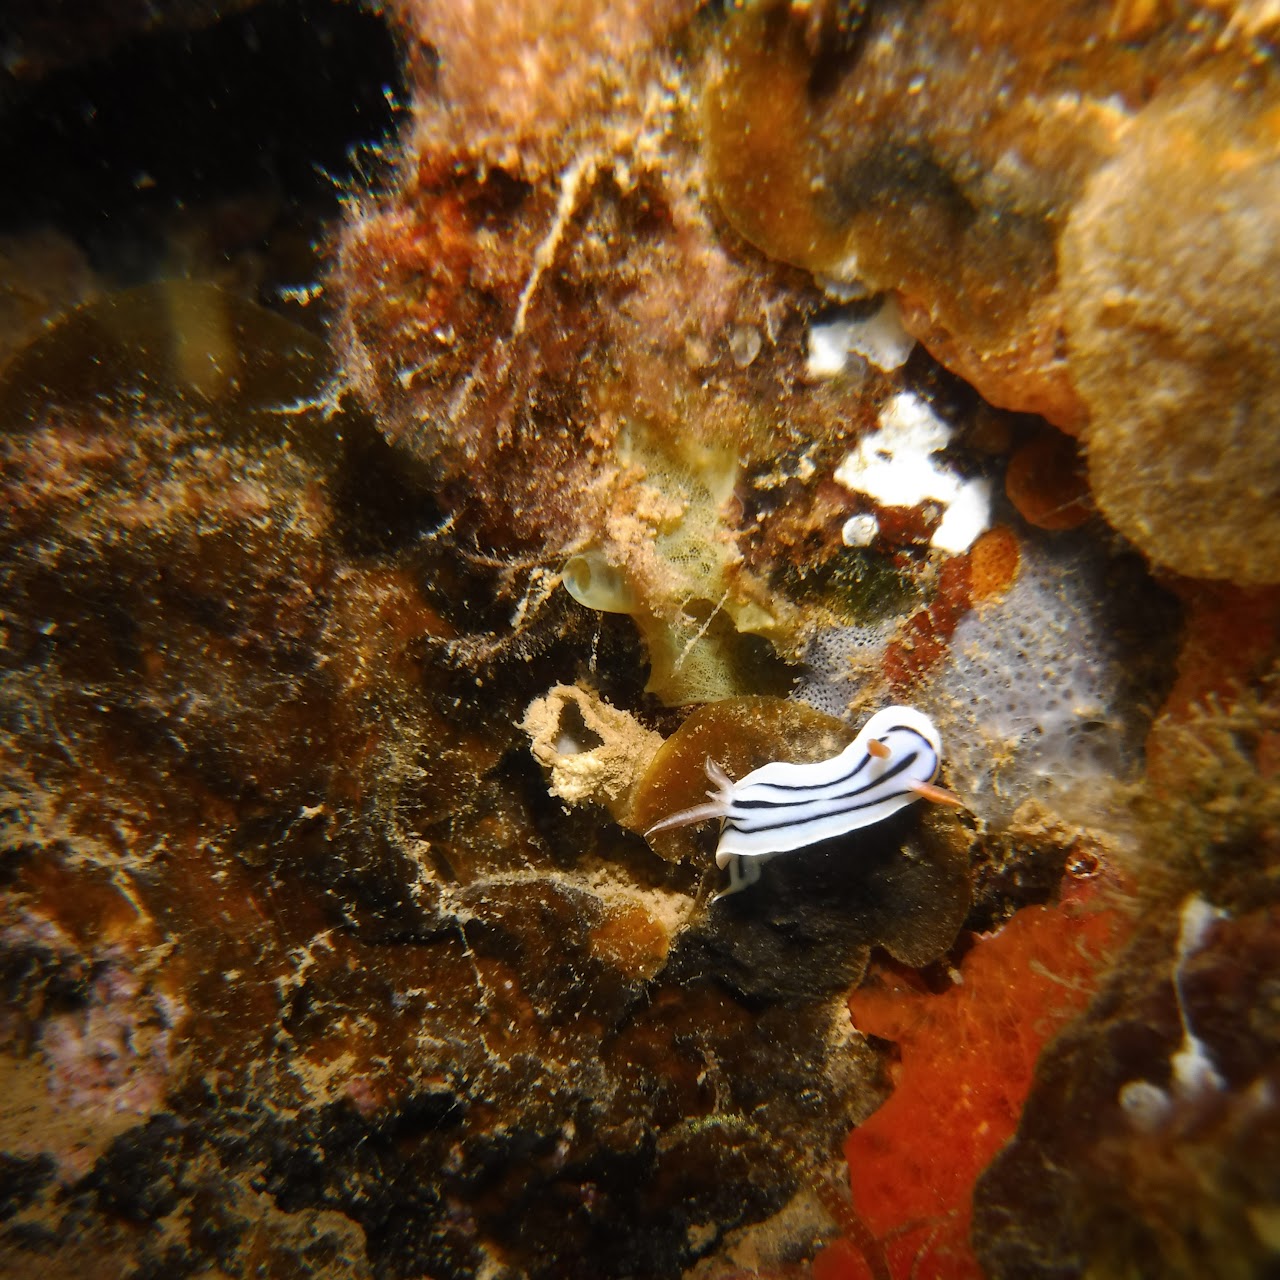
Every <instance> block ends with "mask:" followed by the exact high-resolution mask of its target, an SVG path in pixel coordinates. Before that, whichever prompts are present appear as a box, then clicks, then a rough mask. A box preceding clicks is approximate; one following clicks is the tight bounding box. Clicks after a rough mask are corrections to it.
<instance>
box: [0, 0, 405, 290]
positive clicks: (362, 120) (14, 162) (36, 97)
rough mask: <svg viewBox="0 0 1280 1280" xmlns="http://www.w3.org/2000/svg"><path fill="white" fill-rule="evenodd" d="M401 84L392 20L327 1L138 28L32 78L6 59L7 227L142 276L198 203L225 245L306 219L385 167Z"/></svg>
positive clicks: (0, 147) (3, 202) (298, 226)
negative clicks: (189, 26)
mask: <svg viewBox="0 0 1280 1280" xmlns="http://www.w3.org/2000/svg"><path fill="white" fill-rule="evenodd" d="M11 38H13V33H12V32H11V31H10V30H8V29H7V28H6V26H5V25H3V23H2V21H0V43H3V44H5V45H6V46H7V43H8V40H9V39H11ZM6 79H7V80H8V83H3V82H4V81H5V80H6ZM402 96H403V95H402V87H401V84H400V81H399V73H398V66H397V59H396V50H395V44H394V41H393V38H392V35H391V32H390V31H389V29H388V27H387V25H386V24H385V23H384V22H383V20H382V19H381V18H379V17H378V16H376V15H375V14H374V13H372V12H367V11H364V10H362V9H361V8H359V7H358V6H356V5H354V4H348V5H339V4H333V3H330V2H329V0H285V2H283V3H265V4H260V5H257V6H255V7H252V8H250V9H248V10H247V11H244V12H239V13H235V14H233V15H230V16H228V17H226V18H224V19H223V20H222V21H220V22H216V23H214V24H212V25H209V26H206V27H203V28H200V29H198V30H175V29H168V28H165V29H161V30H158V31H153V32H150V33H148V34H146V35H142V36H134V37H132V38H130V39H128V40H126V41H125V42H124V43H121V44H119V45H117V46H116V47H114V48H113V49H112V50H111V51H110V52H109V53H108V54H107V56H105V57H103V58H102V59H100V60H97V61H92V62H83V63H80V64H78V65H73V66H69V67H65V68H62V69H60V70H57V71H54V72H52V73H50V74H48V75H47V76H45V77H44V78H43V79H41V80H39V81H37V82H36V83H34V84H23V85H17V84H16V83H15V82H14V81H13V80H12V78H10V77H9V76H8V73H0V103H7V104H8V105H7V107H6V108H5V109H4V110H3V112H2V113H0V166H2V169H0V171H2V172H3V173H4V174H5V182H4V183H3V184H0V233H8V232H15V231H20V230H24V229H27V228H31V227H35V226H41V225H52V226H54V227H56V228H58V229H59V230H61V231H63V232H64V233H66V234H68V235H70V236H71V237H72V238H73V239H74V240H76V241H77V242H78V243H79V244H80V245H81V246H82V247H83V248H84V249H85V250H86V251H87V252H88V254H89V256H90V258H91V260H92V262H93V265H94V266H95V268H97V269H98V270H99V271H100V272H102V273H103V274H104V275H106V276H107V277H108V278H109V279H111V280H112V281H113V282H114V283H117V284H130V283H136V282H138V281H140V280H145V279H147V278H149V277H150V276H151V275H152V274H154V273H155V272H156V271H157V270H158V269H159V268H160V266H161V265H162V264H163V260H164V258H165V255H166V252H167V253H169V254H170V255H171V254H172V244H171V239H172V234H173V230H174V227H175V224H180V223H181V222H182V220H183V219H184V218H187V217H193V218H196V219H202V220H203V221H204V229H205V232H206V235H208V234H210V232H211V234H212V235H213V237H214V238H215V241H216V243H218V244H221V243H222V242H225V245H226V250H227V252H228V253H231V252H235V251H236V250H242V249H244V248H248V247H253V243H252V242H255V241H256V242H258V243H259V244H261V243H262V242H264V241H266V240H270V239H271V238H272V237H273V236H275V235H277V234H279V233H280V232H281V231H282V230H284V229H292V230H295V231H296V230H302V231H304V232H305V231H306V230H307V229H309V228H311V227H313V226H315V225H316V223H317V219H319V218H323V217H324V216H326V215H327V216H332V215H333V214H336V212H337V211H338V207H339V202H340V198H341V194H342V190H341V189H342V188H343V187H345V186H348V185H350V184H352V183H353V182H354V181H355V179H356V178H357V176H358V175H359V174H365V175H366V176H367V175H368V171H369V169H370V167H371V166H372V167H376V158H375V152H376V148H377V146H378V144H379V143H380V142H384V141H386V140H387V139H388V138H389V137H390V136H391V135H392V132H393V130H394V127H395V108H394V106H393V103H394V102H395V101H397V100H400V99H401V98H402ZM237 202H238V203H237ZM215 208H217V209H219V210H222V211H224V212H223V214H222V216H220V217H218V218H215V219H212V221H210V219H209V217H208V213H209V211H210V210H211V209H215ZM264 210H265V212H264ZM245 241H249V242H250V243H249V244H246V243H244V242H245ZM163 265H168V264H163Z"/></svg>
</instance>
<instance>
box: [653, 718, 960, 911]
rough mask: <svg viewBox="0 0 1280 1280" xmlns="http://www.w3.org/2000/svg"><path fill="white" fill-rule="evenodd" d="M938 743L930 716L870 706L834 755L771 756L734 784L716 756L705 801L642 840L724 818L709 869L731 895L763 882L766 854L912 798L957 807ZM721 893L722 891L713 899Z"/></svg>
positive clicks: (860, 822)
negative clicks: (941, 777)
mask: <svg viewBox="0 0 1280 1280" xmlns="http://www.w3.org/2000/svg"><path fill="white" fill-rule="evenodd" d="M941 755H942V743H941V740H940V739H939V736H938V731H937V729H936V728H935V727H934V725H933V722H932V721H931V720H930V719H929V717H928V716H926V715H925V714H924V713H923V712H920V711H916V710H915V709H914V708H912V707H886V708H885V709H884V710H882V711H878V712H876V714H875V715H873V716H872V717H871V719H870V720H868V721H867V723H866V724H865V725H864V726H863V727H862V731H861V732H860V733H859V734H858V736H857V737H856V738H855V739H854V740H853V742H851V743H850V744H849V746H847V747H846V748H845V749H844V750H843V751H842V752H841V753H840V754H839V755H838V756H834V757H833V758H831V759H830V760H819V761H816V762H815V763H813V764H789V763H785V762H775V763H773V764H766V765H763V766H762V767H761V768H759V769H755V770H753V771H752V772H751V773H748V774H747V775H746V776H745V777H743V778H740V779H739V780H738V781H737V782H734V781H733V780H732V779H731V778H730V777H729V775H728V774H727V773H725V771H724V770H723V769H722V768H721V767H720V766H719V765H718V764H716V763H715V761H713V760H708V761H707V762H706V770H707V777H708V778H710V779H711V781H712V782H713V783H714V784H715V785H714V788H713V789H712V790H710V791H708V792H707V795H708V796H709V797H710V802H709V803H707V804H700V805H695V806H694V807H693V808H691V809H684V810H681V811H680V812H679V813H674V814H672V815H671V816H670V817H669V818H664V819H663V820H662V821H661V822H658V823H655V824H654V825H653V826H652V827H650V828H649V830H648V831H646V832H645V835H646V837H647V836H652V835H655V834H656V833H658V832H660V831H670V830H672V829H673V828H676V827H686V826H691V825H693V824H694V823H698V822H708V821H710V820H711V819H715V818H718V819H721V820H723V822H724V826H723V828H722V829H721V832H720V841H719V844H718V845H717V847H716V865H717V866H718V867H721V868H724V867H728V868H729V889H728V890H727V891H726V893H737V892H738V891H739V890H740V889H744V888H746V887H747V886H748V885H750V884H754V883H755V882H756V881H757V880H758V879H759V878H760V867H761V865H762V864H763V863H764V862H766V861H767V860H768V859H769V858H772V857H775V856H776V855H778V854H780V853H790V852H791V851H793V850H795V849H802V848H804V847H806V846H807V845H811V844H816V843H818V842H819V841H820V840H830V839H832V838H833V837H835V836H841V835H845V834H847V833H848V832H850V831H856V830H857V829H858V828H859V827H865V826H870V825H871V824H872V823H876V822H880V821H881V820H883V819H884V818H887V817H889V816H890V815H891V814H894V813H896V812H897V811H898V810H899V809H901V808H903V807H905V806H906V805H909V804H912V803H914V802H915V801H916V800H921V799H926V800H932V801H933V802H935V803H938V804H951V805H957V806H961V807H962V806H963V802H962V801H961V800H959V798H958V797H956V796H954V795H952V794H951V793H950V792H949V791H944V790H943V789H942V788H941V787H938V786H935V785H934V782H933V780H934V778H935V777H937V774H938V767H939V764H940V761H941ZM719 896H721V897H723V896H725V895H724V894H721V895H719Z"/></svg>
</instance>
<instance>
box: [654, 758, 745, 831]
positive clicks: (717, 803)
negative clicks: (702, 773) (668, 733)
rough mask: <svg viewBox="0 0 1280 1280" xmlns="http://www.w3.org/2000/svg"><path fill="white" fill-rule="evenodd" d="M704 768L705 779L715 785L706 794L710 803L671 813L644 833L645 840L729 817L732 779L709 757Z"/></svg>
mask: <svg viewBox="0 0 1280 1280" xmlns="http://www.w3.org/2000/svg"><path fill="white" fill-rule="evenodd" d="M704 768H705V769H706V771H707V777H708V778H710V779H711V781H712V782H714V783H715V790H714V791H708V792H707V795H709V796H710V797H711V801H710V803H708V804H695V805H694V806H693V808H691V809H681V810H680V812H679V813H673V814H672V815H671V816H670V817H669V818H663V819H662V821H661V822H655V823H654V824H653V826H651V827H650V828H649V829H648V830H647V831H646V832H645V833H644V837H645V839H646V840H647V839H648V838H649V837H650V836H651V835H655V834H656V833H657V832H659V831H673V830H675V828H677V827H691V826H693V825H694V823H697V822H709V821H710V820H711V819H712V818H727V817H728V816H729V805H730V803H731V801H732V799H733V779H732V778H731V777H729V775H728V774H727V773H725V771H724V770H723V769H722V768H721V767H720V766H719V765H718V764H716V762H715V761H714V760H712V759H711V758H710V757H708V758H707V761H706V764H705V765H704Z"/></svg>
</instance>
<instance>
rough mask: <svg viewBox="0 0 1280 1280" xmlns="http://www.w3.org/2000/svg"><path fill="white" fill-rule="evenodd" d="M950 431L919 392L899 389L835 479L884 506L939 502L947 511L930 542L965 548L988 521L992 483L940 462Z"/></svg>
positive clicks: (941, 546) (941, 548)
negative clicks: (962, 474) (938, 457)
mask: <svg viewBox="0 0 1280 1280" xmlns="http://www.w3.org/2000/svg"><path fill="white" fill-rule="evenodd" d="M954 435H955V429H954V428H953V427H950V426H948V425H947V423H945V422H943V420H942V419H941V418H939V417H938V415H937V414H936V413H934V412H933V410H932V409H931V408H930V407H929V406H928V405H927V404H926V403H925V402H924V401H923V400H921V399H920V397H919V396H917V395H914V394H913V393H912V392H910V391H902V392H899V394H898V395H896V396H894V397H893V399H891V400H890V401H889V402H888V404H886V405H885V407H884V408H883V409H882V410H881V412H880V430H879V431H877V432H875V433H874V434H871V435H865V436H863V437H862V439H861V440H859V441H858V447H857V449H855V450H854V452H853V453H851V454H849V456H848V457H847V458H845V460H844V461H843V462H842V463H841V464H840V466H839V467H837V468H836V474H835V478H836V480H837V482H838V483H840V484H842V485H844V487H845V488H846V489H850V490H852V491H853V492H854V493H860V494H864V495H865V496H866V497H868V498H871V499H872V500H873V501H875V502H877V503H879V504H880V505H881V506H884V507H918V506H919V505H920V504H921V503H922V502H938V503H941V505H942V506H943V507H944V508H945V511H944V513H943V517H942V523H941V524H939V525H938V527H937V529H936V530H935V531H934V534H933V538H932V540H931V545H932V546H934V547H936V548H937V549H938V550H939V551H946V552H950V553H951V554H953V555H955V554H958V553H959V552H961V551H967V550H968V549H969V547H970V546H972V545H973V541H974V539H975V538H976V537H977V536H978V535H979V534H980V533H981V532H982V531H983V530H984V529H986V528H987V527H988V526H989V525H990V523H991V482H990V481H989V480H987V479H985V478H982V477H978V478H976V479H973V480H964V479H962V478H961V477H960V476H958V475H956V474H955V473H954V472H952V471H948V470H947V469H946V468H945V467H942V466H940V465H939V464H938V462H937V460H936V459H935V457H934V455H935V454H937V453H940V452H941V451H942V450H943V449H945V448H946V447H947V446H948V445H949V444H950V443H951V441H952V438H953V437H954Z"/></svg>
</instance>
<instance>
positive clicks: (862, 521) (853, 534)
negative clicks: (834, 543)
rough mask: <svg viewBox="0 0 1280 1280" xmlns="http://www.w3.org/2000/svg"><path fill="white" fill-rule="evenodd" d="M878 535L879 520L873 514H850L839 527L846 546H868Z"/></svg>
mask: <svg viewBox="0 0 1280 1280" xmlns="http://www.w3.org/2000/svg"><path fill="white" fill-rule="evenodd" d="M879 536H880V521H879V520H877V519H876V518H875V516H872V515H867V514H865V513H864V514H862V515H857V516H850V517H849V518H848V519H847V520H846V521H845V522H844V525H843V526H842V527H841V529H840V539H841V541H842V542H843V543H844V545H845V546H846V547H869V546H870V545H871V544H872V543H873V542H874V541H875V540H876V539H877V538H878V537H879Z"/></svg>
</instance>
